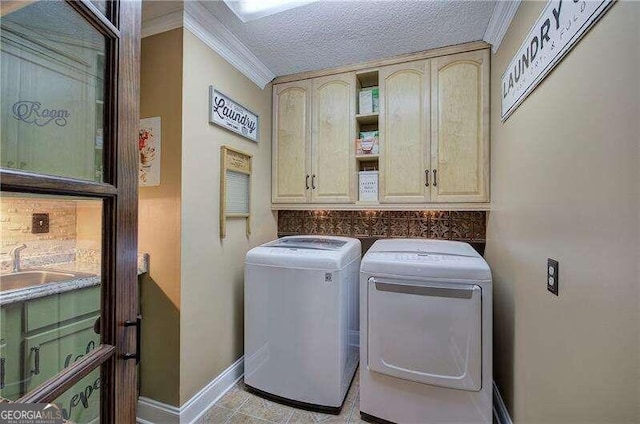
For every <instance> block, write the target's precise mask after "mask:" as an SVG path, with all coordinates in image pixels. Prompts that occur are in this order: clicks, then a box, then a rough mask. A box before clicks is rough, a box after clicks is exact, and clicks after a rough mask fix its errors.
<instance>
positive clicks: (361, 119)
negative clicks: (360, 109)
mask: <svg viewBox="0 0 640 424" xmlns="http://www.w3.org/2000/svg"><path fill="white" fill-rule="evenodd" d="M356 121H358V123H359V124H360V125H376V126H377V124H378V112H374V113H365V114H359V115H356Z"/></svg>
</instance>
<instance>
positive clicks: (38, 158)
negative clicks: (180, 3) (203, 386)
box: [0, 0, 140, 423]
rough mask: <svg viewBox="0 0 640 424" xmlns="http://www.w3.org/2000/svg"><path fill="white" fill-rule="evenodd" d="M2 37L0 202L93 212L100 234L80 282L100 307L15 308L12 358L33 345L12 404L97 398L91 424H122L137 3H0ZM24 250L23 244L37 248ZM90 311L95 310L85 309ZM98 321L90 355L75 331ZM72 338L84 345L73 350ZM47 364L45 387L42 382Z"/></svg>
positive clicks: (130, 385)
mask: <svg viewBox="0 0 640 424" xmlns="http://www.w3.org/2000/svg"><path fill="white" fill-rule="evenodd" d="M1 25H2V30H1V35H2V43H1V50H2V67H3V68H2V74H3V75H2V80H3V83H2V102H3V104H2V106H3V107H2V110H1V113H0V115H2V128H3V131H2V143H1V148H2V151H1V153H2V159H0V160H1V163H0V188H1V190H2V197H3V199H2V200H4V199H12V198H21V199H22V198H26V199H28V200H29V199H35V200H34V202H35V203H34V204H36V205H42V203H43V202H50V201H57V200H60V201H64V202H67V203H69V202H71V203H72V204H73V205H84V204H85V203H87V202H88V203H91V204H92V205H93V204H97V205H98V208H97V209H96V210H97V211H98V215H97V216H98V217H99V218H97V224H96V225H97V227H98V228H100V231H99V236H98V237H97V239H99V243H98V246H97V249H95V251H98V252H99V258H98V259H96V260H95V261H94V262H93V263H94V264H96V263H99V265H97V266H98V267H99V269H98V270H97V271H94V274H97V277H96V276H94V277H92V278H93V280H91V278H85V279H84V280H82V279H81V278H80V279H79V281H80V280H82V281H84V282H85V283H84V284H88V283H87V281H89V282H92V283H91V284H94V285H95V287H99V290H97V291H99V293H100V296H95V297H94V298H89V297H87V296H86V295H84V294H83V293H85V292H86V290H87V289H86V288H84V289H83V290H85V292H80V290H77V293H75V292H74V291H73V290H71V291H68V292H67V293H66V294H65V296H64V297H63V296H62V294H56V295H55V297H54V296H51V295H48V296H44V297H42V296H41V297H39V298H38V299H32V300H29V301H25V302H23V303H21V304H20V305H18V306H15V304H14V306H15V307H20V308H23V312H22V314H23V316H24V317H27V316H29V317H31V320H30V321H29V325H31V326H33V328H30V327H28V326H27V325H26V324H23V325H22V330H21V331H22V333H21V335H20V336H18V335H16V338H19V337H22V339H21V340H22V341H21V342H20V343H22V346H27V344H25V343H27V341H28V342H29V343H32V344H30V345H29V348H28V349H27V350H25V351H24V353H22V354H21V355H23V356H22V357H21V359H20V361H22V367H23V368H24V370H25V371H24V372H23V373H22V377H21V378H22V379H23V381H22V383H21V387H22V389H21V390H22V391H21V392H20V398H18V399H13V400H17V401H19V402H54V401H56V400H59V399H64V401H65V402H67V401H69V402H71V406H70V407H69V409H70V410H73V409H74V408H75V409H77V408H79V407H80V406H81V404H82V402H85V401H86V399H85V398H86V397H87V395H89V396H90V395H92V394H94V393H95V392H96V391H98V390H99V392H100V394H99V403H98V407H97V408H96V407H95V405H93V406H94V409H96V414H98V412H97V410H99V418H100V422H105V423H133V422H135V416H136V400H137V394H136V360H135V353H136V352H137V349H138V346H137V345H136V343H137V342H136V340H137V337H136V332H137V331H138V329H137V326H136V321H137V320H136V318H137V313H138V309H137V306H138V300H137V195H138V194H137V187H138V147H137V146H138V144H137V141H138V127H139V112H138V105H139V57H140V2H139V1H132V0H127V1H122V2H119V1H85V0H82V1H58V2H47V1H43V2H23V1H15V2H12V1H3V2H2V20H1ZM74 202H75V203H74ZM83 202H84V203H83ZM65 204H66V203H65ZM74 207H76V206H74ZM77 208H80V206H78V207H77ZM74 210H76V209H74ZM79 210H80V209H78V211H79ZM16 213H17V212H16ZM60 213H61V214H62V212H60ZM78 213H79V212H78ZM56 214H57V212H56V213H53V215H52V217H51V219H52V220H54V219H56V216H57V215H56ZM78 220H79V218H78ZM78 225H79V224H78ZM25 233H26V231H25ZM78 234H80V230H78ZM78 237H79V236H78ZM33 240H34V241H33V242H28V243H26V244H27V245H29V244H32V245H33V244H35V243H37V242H39V240H40V239H33ZM77 246H80V242H79V241H78V243H77ZM77 246H74V248H76V247H77ZM27 249H29V247H27ZM78 249H79V247H78ZM25 251H27V250H25ZM75 254H76V255H79V253H78V252H75ZM23 262H24V261H23ZM23 266H24V264H23ZM78 275H80V274H78ZM92 275H93V274H92ZM96 278H97V279H96ZM0 284H1V283H0ZM74 293H75V294H74ZM2 295H3V294H2V293H1V292H0V296H2ZM83 296H84V297H83ZM70 299H71V300H70ZM91 299H95V302H96V307H95V308H90V307H86V302H89V301H90V300H91ZM47 302H49V303H47ZM82 302H85V305H83V304H82ZM47 305H48V306H47ZM52 305H53V306H52ZM45 307H48V308H52V309H50V310H47V311H45V313H40V312H39V310H38V308H45ZM96 309H99V313H96V312H95V310H96ZM54 310H55V314H54V313H53V312H51V311H54ZM29 314H31V315H29ZM56 314H57V315H56ZM98 315H99V317H100V319H99V320H98V321H97V323H96V325H95V332H96V334H97V335H95V339H96V340H99V341H98V343H95V342H94V341H93V338H92V337H91V327H90V326H89V325H88V324H87V325H85V324H86V323H87V322H88V320H89V319H91V320H93V319H94V318H95V317H96V316H98ZM42 316H45V317H54V318H55V317H56V316H57V317H58V318H56V319H57V321H55V323H54V327H53V328H54V330H55V331H53V332H52V331H51V328H52V327H51V325H50V324H48V323H46V322H43V324H42V326H41V327H42V328H37V327H38V325H36V324H34V323H37V322H38V319H40V318H39V317H42ZM42 319H44V318H42ZM76 322H77V323H76ZM58 324H60V325H58ZM76 327H77V328H80V330H77V331H78V334H80V335H81V336H82V337H84V338H75V339H74V338H73V337H75V336H74V333H73V331H76V330H74V329H75V328H76ZM3 331H4V330H3ZM39 332H42V335H40V333H39ZM65 332H66V333H65ZM3 337H4V336H3ZM78 340H81V342H78ZM45 343H50V344H49V345H45ZM56 343H57V344H56ZM80 344H81V346H80ZM76 345H78V346H80V347H81V348H82V349H83V351H82V353H81V354H75V353H70V354H69V355H66V356H65V354H64V353H65V352H63V349H75V348H76ZM47 346H54V347H55V346H63V347H60V348H56V349H50V350H57V351H58V354H57V357H56V358H53V357H52V356H48V357H47V356H46V353H47ZM85 347H86V348H85ZM52 358H53V359H52ZM49 364H52V365H51V366H52V367H53V368H52V370H53V371H51V374H52V375H47V374H46V373H44V371H43V369H44V367H46V366H49ZM56 366H57V367H58V368H55V367H56ZM14 371H15V370H14ZM95 375H97V376H98V377H97V378H94V377H92V376H95ZM36 376H37V377H39V378H41V380H44V381H42V382H41V383H40V380H38V379H36V378H35V377H36ZM88 379H89V380H88ZM98 379H99V380H98ZM87 381H89V383H86V382H87ZM34 382H37V383H39V384H38V385H37V386H36V385H35V384H33V383H34ZM79 384H80V386H81V387H86V390H83V391H82V393H83V394H81V395H80V396H79V397H73V396H70V395H69V390H70V389H72V388H74V387H79V386H78V385H79ZM34 386H35V387H34ZM89 386H90V387H89ZM16 390H20V389H16ZM97 398H98V396H93V399H97ZM69 399H70V400H69ZM72 412H73V411H71V413H72ZM96 418H98V417H97V416H96V417H92V419H91V421H95V419H96Z"/></svg>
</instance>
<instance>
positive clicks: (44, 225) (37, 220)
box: [31, 213, 49, 234]
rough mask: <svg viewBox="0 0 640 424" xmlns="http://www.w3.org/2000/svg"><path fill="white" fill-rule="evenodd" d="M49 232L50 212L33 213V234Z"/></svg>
mask: <svg viewBox="0 0 640 424" xmlns="http://www.w3.org/2000/svg"><path fill="white" fill-rule="evenodd" d="M48 232H49V214H48V213H34V214H33V215H31V234H42V233H48Z"/></svg>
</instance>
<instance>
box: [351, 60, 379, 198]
mask: <svg viewBox="0 0 640 424" xmlns="http://www.w3.org/2000/svg"><path fill="white" fill-rule="evenodd" d="M378 79H379V72H378V70H377V69H376V70H368V71H364V72H356V91H357V92H356V102H357V105H358V107H357V111H358V113H357V114H356V116H355V126H356V137H357V138H360V133H361V132H366V131H378V130H379V105H378V107H377V108H375V105H374V108H375V109H374V110H373V111H369V110H367V111H365V113H361V111H360V92H361V91H362V90H363V89H367V88H373V87H378V86H379V81H378ZM378 101H380V99H378ZM354 142H355V140H354ZM379 145H380V136H379V134H378V149H379V148H380V147H379ZM354 148H355V149H356V156H355V158H356V172H358V178H357V181H358V190H357V192H358V199H357V204H359V205H370V206H372V207H375V206H376V205H377V204H378V202H377V201H366V202H365V201H361V200H360V172H361V171H378V170H379V169H380V165H379V158H380V155H379V153H378V152H376V153H371V154H362V153H358V151H357V142H355V144H354ZM378 184H379V182H378Z"/></svg>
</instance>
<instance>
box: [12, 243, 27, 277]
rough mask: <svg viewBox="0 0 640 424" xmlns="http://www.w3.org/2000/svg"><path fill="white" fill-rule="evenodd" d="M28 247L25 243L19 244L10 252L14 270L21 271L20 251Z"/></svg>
mask: <svg viewBox="0 0 640 424" xmlns="http://www.w3.org/2000/svg"><path fill="white" fill-rule="evenodd" d="M26 248H27V245H26V244H24V243H23V244H21V245H19V246H16V247H14V248H13V249H11V251H10V252H9V255H11V260H12V264H13V266H12V268H11V271H12V272H20V252H22V251H23V250H24V249H26Z"/></svg>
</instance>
